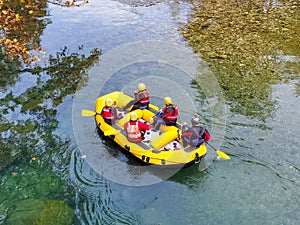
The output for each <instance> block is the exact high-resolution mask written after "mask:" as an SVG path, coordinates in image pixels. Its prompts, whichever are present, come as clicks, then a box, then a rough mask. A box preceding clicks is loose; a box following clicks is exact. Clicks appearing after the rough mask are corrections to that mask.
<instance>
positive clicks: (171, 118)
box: [154, 97, 179, 130]
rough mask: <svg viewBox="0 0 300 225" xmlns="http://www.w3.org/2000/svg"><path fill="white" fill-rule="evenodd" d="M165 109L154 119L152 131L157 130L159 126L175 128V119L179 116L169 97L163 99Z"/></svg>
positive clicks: (176, 107)
mask: <svg viewBox="0 0 300 225" xmlns="http://www.w3.org/2000/svg"><path fill="white" fill-rule="evenodd" d="M164 103H165V107H164V108H163V109H161V110H160V111H159V112H158V113H157V114H156V118H154V122H155V127H154V130H159V127H160V125H161V124H163V123H164V124H165V125H166V126H175V125H176V122H177V117H178V114H179V111H178V106H177V105H175V104H173V101H172V98H171V97H165V98H164Z"/></svg>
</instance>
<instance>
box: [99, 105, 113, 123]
mask: <svg viewBox="0 0 300 225" xmlns="http://www.w3.org/2000/svg"><path fill="white" fill-rule="evenodd" d="M101 115H102V117H103V118H104V119H110V120H112V119H114V115H113V113H112V112H111V107H107V106H104V108H103V109H102V113H101Z"/></svg>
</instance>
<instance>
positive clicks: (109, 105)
mask: <svg viewBox="0 0 300 225" xmlns="http://www.w3.org/2000/svg"><path fill="white" fill-rule="evenodd" d="M116 115H117V111H116V109H115V107H114V106H113V101H112V99H111V98H107V99H105V106H104V107H103V109H102V111H101V116H102V117H103V119H104V121H105V122H106V123H108V124H110V125H112V123H113V122H114V121H115V120H116Z"/></svg>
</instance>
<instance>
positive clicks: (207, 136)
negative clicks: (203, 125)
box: [203, 129, 210, 141]
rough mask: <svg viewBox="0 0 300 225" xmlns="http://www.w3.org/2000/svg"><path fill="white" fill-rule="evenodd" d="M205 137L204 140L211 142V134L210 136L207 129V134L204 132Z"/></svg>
mask: <svg viewBox="0 0 300 225" xmlns="http://www.w3.org/2000/svg"><path fill="white" fill-rule="evenodd" d="M203 136H204V138H203V139H204V141H209V140H210V134H209V132H208V130H206V129H205V132H204V134H203Z"/></svg>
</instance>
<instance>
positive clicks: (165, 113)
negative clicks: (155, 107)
mask: <svg viewBox="0 0 300 225" xmlns="http://www.w3.org/2000/svg"><path fill="white" fill-rule="evenodd" d="M172 115H173V108H167V110H165V112H163V113H162V114H161V115H160V118H162V119H163V118H165V117H167V116H172Z"/></svg>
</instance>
